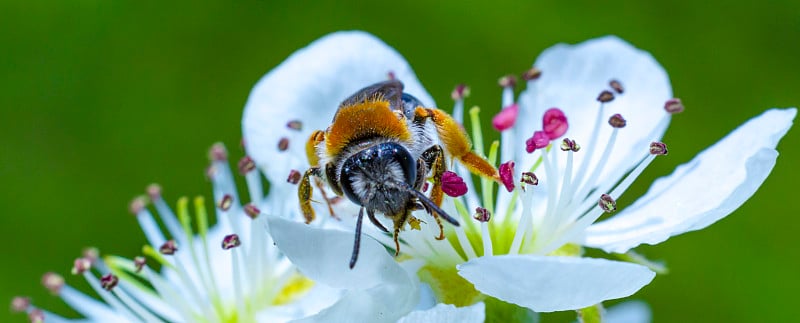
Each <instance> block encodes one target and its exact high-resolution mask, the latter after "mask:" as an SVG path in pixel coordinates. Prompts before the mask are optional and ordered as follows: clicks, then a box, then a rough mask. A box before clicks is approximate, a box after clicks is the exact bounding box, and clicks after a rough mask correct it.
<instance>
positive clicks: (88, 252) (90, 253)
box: [81, 247, 100, 263]
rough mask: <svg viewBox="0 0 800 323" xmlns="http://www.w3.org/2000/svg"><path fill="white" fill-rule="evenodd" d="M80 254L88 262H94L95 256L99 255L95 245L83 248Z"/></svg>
mask: <svg viewBox="0 0 800 323" xmlns="http://www.w3.org/2000/svg"><path fill="white" fill-rule="evenodd" d="M81 256H83V258H86V259H89V261H90V262H92V263H94V262H95V261H96V260H97V258H99V257H100V250H99V249H97V248H95V247H86V248H83V251H82V252H81Z"/></svg>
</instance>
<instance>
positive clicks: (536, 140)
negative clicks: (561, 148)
mask: <svg viewBox="0 0 800 323" xmlns="http://www.w3.org/2000/svg"><path fill="white" fill-rule="evenodd" d="M549 144H550V137H549V136H548V135H547V134H546V133H545V132H544V131H536V132H534V133H533V136H532V137H530V138H528V140H525V151H527V152H528V153H529V154H531V153H533V152H534V151H536V149H541V148H544V147H547V145H549Z"/></svg>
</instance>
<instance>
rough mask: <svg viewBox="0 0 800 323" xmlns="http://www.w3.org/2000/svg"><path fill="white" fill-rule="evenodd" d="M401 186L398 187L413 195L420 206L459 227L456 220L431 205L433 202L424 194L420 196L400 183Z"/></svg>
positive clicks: (434, 204) (409, 187)
mask: <svg viewBox="0 0 800 323" xmlns="http://www.w3.org/2000/svg"><path fill="white" fill-rule="evenodd" d="M395 183H396V182H395ZM401 184H402V185H400V186H402V187H403V188H404V189H405V190H406V191H407V192H409V193H411V194H413V195H414V196H416V197H417V198H418V199H419V200H420V201H422V204H424V205H425V206H426V207H428V209H429V210H433V212H436V214H438V215H439V216H441V217H442V218H443V219H444V220H445V221H447V222H450V224H452V225H454V226H459V223H458V220H456V219H454V218H453V217H451V216H450V215H448V214H447V212H445V211H444V210H442V208H440V207H439V206H438V205H436V203H433V201H431V199H429V198H428V197H427V196H425V194H422V192H420V191H417V190H415V189H414V188H412V187H411V186H410V185H408V184H407V183H401ZM428 213H430V211H428Z"/></svg>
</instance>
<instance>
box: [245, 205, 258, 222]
mask: <svg viewBox="0 0 800 323" xmlns="http://www.w3.org/2000/svg"><path fill="white" fill-rule="evenodd" d="M244 214H247V216H248V217H250V218H251V219H255V218H257V217H258V215H259V214H261V210H259V209H258V208H257V207H256V206H255V205H253V204H247V205H245V206H244Z"/></svg>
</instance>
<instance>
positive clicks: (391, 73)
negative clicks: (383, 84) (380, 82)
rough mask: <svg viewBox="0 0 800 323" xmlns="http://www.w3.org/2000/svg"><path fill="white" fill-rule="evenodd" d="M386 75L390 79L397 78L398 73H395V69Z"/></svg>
mask: <svg viewBox="0 0 800 323" xmlns="http://www.w3.org/2000/svg"><path fill="white" fill-rule="evenodd" d="M386 77H388V78H389V80H390V81H392V80H396V79H397V75H395V74H394V71H389V72H388V73H386Z"/></svg>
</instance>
